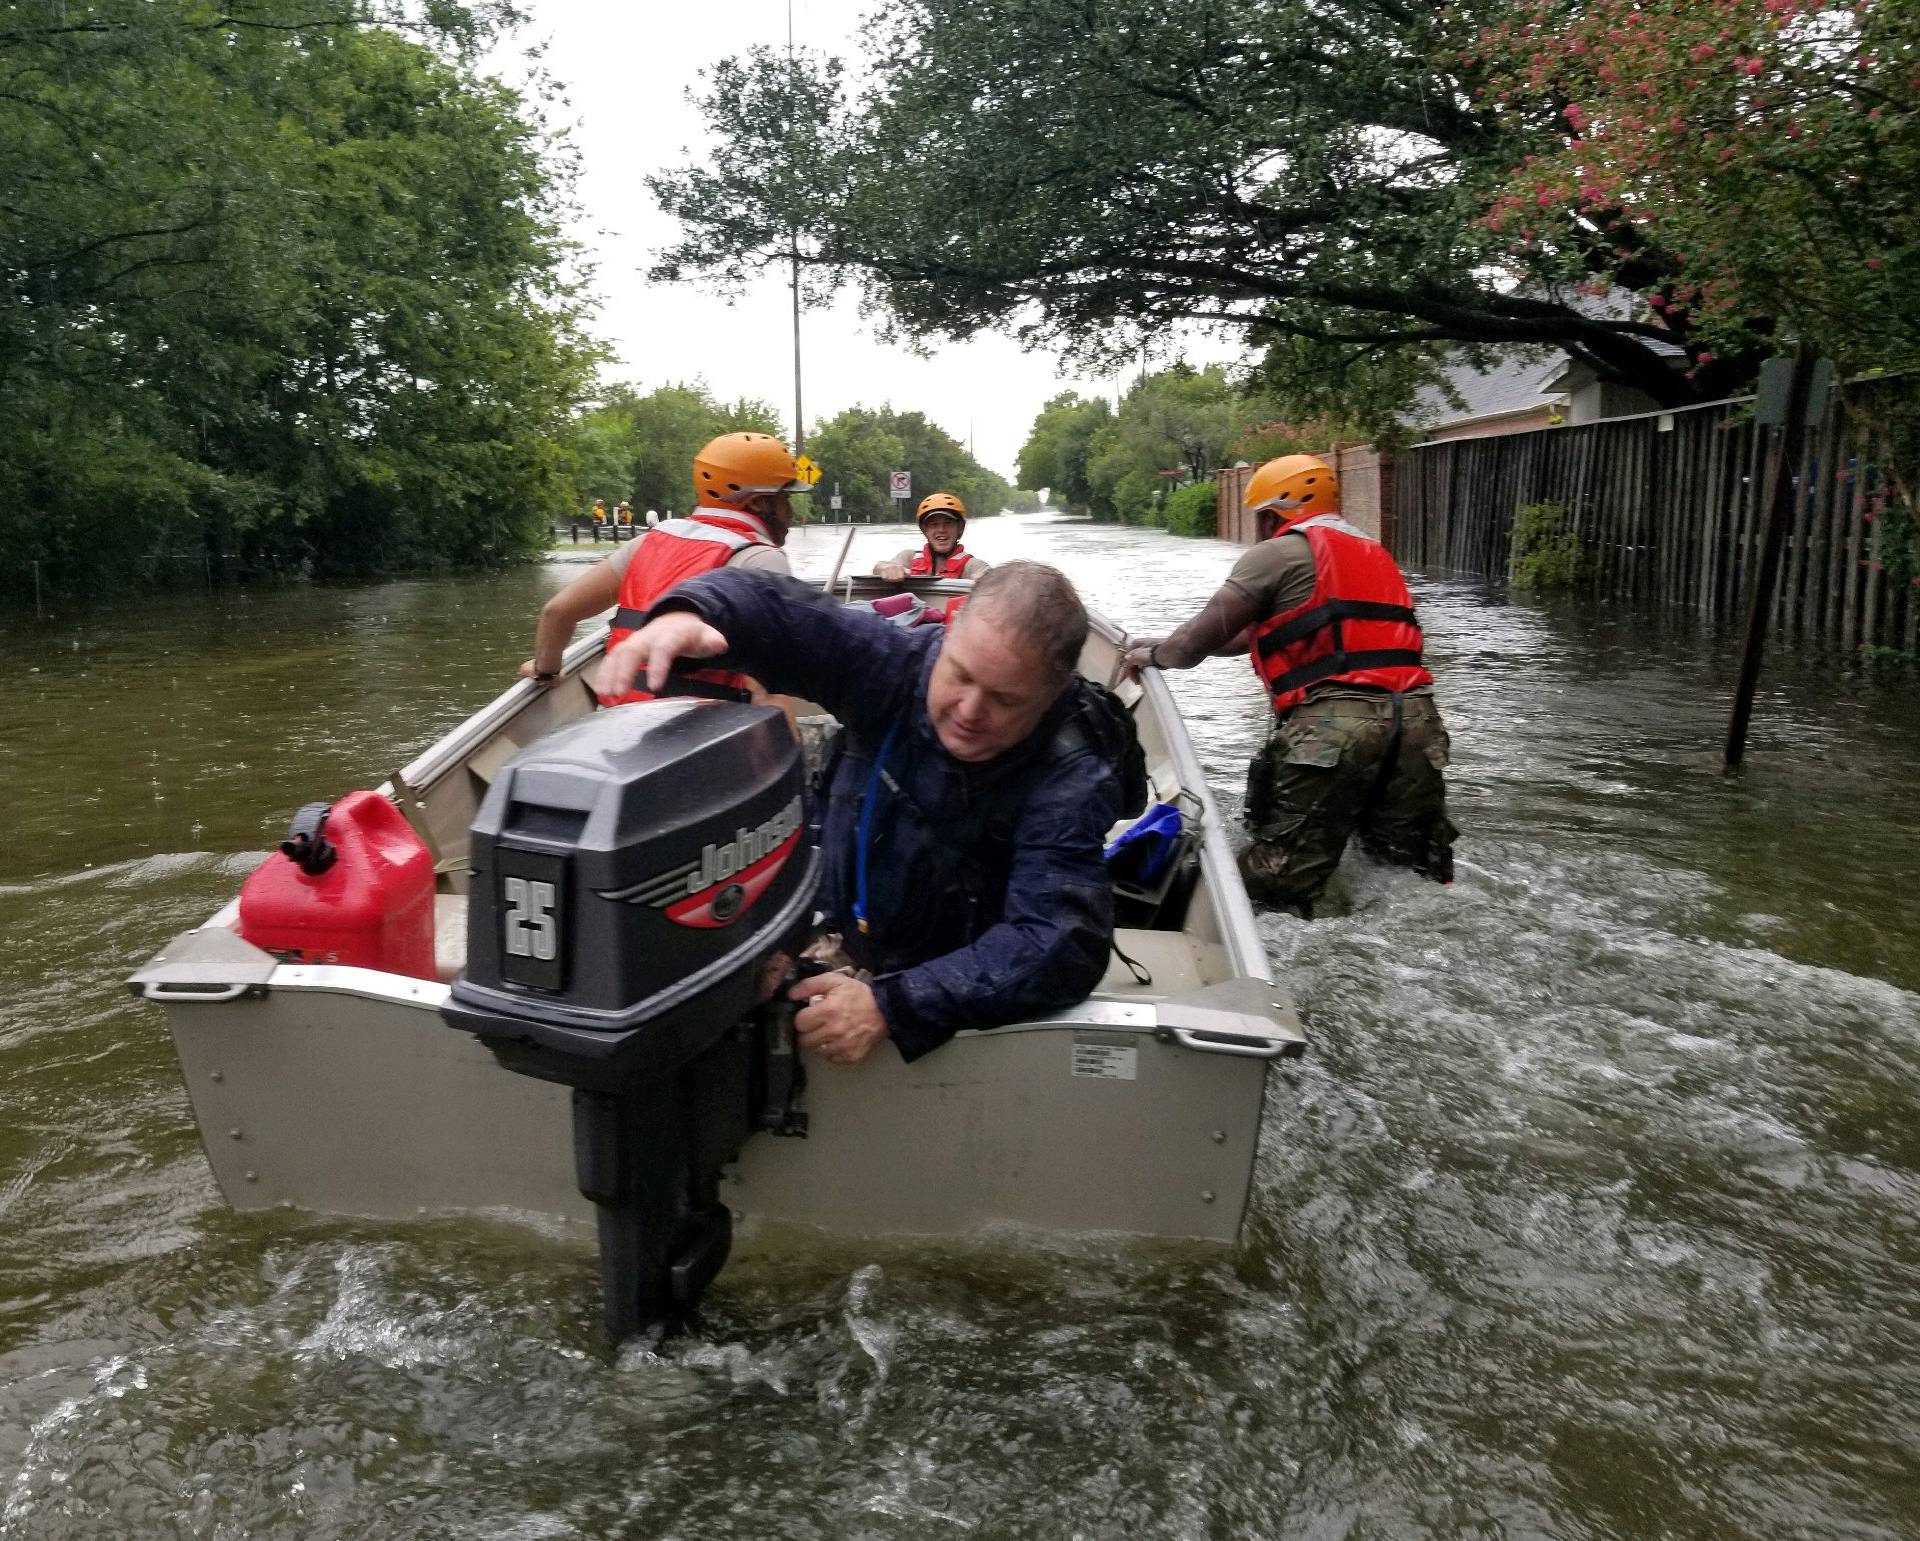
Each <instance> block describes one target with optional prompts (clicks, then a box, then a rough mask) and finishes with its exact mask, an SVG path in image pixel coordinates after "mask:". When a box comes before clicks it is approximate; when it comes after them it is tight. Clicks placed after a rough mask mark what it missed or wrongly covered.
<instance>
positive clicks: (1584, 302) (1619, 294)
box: [1409, 287, 1686, 429]
mask: <svg viewBox="0 0 1920 1541" xmlns="http://www.w3.org/2000/svg"><path fill="white" fill-rule="evenodd" d="M1546 293H1547V295H1548V296H1549V297H1550V298H1552V299H1555V300H1558V301H1560V302H1562V303H1563V304H1566V305H1568V306H1570V307H1571V308H1573V309H1574V310H1577V311H1579V312H1581V314H1583V315H1588V316H1592V317H1594V318H1595V319H1596V320H1605V321H1623V320H1625V319H1626V318H1628V317H1629V316H1632V315H1633V314H1634V313H1635V312H1636V310H1637V309H1638V308H1640V299H1639V296H1637V295H1635V294H1633V293H1632V292H1631V291H1629V290H1625V289H1614V290H1611V291H1609V292H1608V293H1606V294H1602V295H1590V294H1587V293H1585V292H1583V291H1581V290H1579V289H1571V290H1568V289H1562V288H1558V287H1555V288H1552V289H1549V290H1547V291H1546ZM1635 341H1637V342H1638V343H1640V345H1641V346H1642V347H1644V348H1646V349H1647V350H1648V351H1649V352H1651V353H1653V354H1655V355H1657V356H1659V357H1661V358H1665V359H1684V358H1685V357H1686V354H1685V352H1684V350H1683V349H1681V348H1680V347H1679V345H1678V344H1675V343H1670V342H1662V341H1660V340H1659V339H1658V338H1650V337H1640V338H1636V339H1635ZM1494 353H1495V358H1496V359H1497V362H1496V363H1495V364H1494V365H1493V366H1492V367H1491V368H1490V369H1486V370H1480V369H1476V368H1474V367H1473V365H1471V364H1468V363H1465V362H1459V363H1454V364H1450V365H1448V366H1447V367H1446V368H1445V369H1444V370H1443V371H1442V373H1443V374H1444V375H1445V377H1446V380H1447V383H1448V384H1449V385H1451V386H1452V387H1453V389H1454V391H1455V392H1457V393H1458V394H1459V396H1460V397H1461V399H1462V400H1463V401H1465V402H1466V407H1465V409H1464V410H1463V409H1461V408H1459V407H1456V406H1454V405H1453V403H1452V402H1450V401H1448V400H1447V399H1446V395H1445V393H1444V392H1443V391H1441V390H1440V389H1438V388H1436V387H1433V386H1426V387H1423V388H1422V389H1421V391H1420V393H1419V394H1418V395H1417V396H1415V397H1414V404H1413V410H1412V411H1411V413H1410V414H1409V417H1410V420H1411V421H1412V422H1413V423H1414V424H1416V425H1417V426H1419V427H1422V428H1426V429H1435V428H1448V427H1453V426H1454V425H1456V424H1459V423H1472V422H1478V421H1479V420H1480V419H1482V418H1488V417H1506V416H1508V415H1510V414H1512V413H1516V412H1529V411H1536V410H1538V409H1539V408H1541V407H1550V406H1558V405H1561V404H1563V403H1564V402H1565V401H1566V398H1567V392H1568V391H1569V390H1572V389H1577V388H1578V387H1579V385H1580V384H1583V383H1586V381H1585V380H1581V379H1579V378H1577V372H1575V371H1571V370H1570V369H1569V366H1570V365H1571V364H1572V363H1573V360H1572V359H1570V358H1569V357H1568V356H1567V355H1566V354H1565V353H1563V352H1561V351H1560V349H1558V348H1502V349H1496V350H1494ZM1570 374H1572V375H1576V378H1572V379H1570V378H1569V376H1570ZM1587 378H1588V379H1590V378H1591V377H1590V376H1588V377H1587Z"/></svg>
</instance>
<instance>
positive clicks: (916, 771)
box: [653, 569, 1125, 1060]
mask: <svg viewBox="0 0 1920 1541" xmlns="http://www.w3.org/2000/svg"><path fill="white" fill-rule="evenodd" d="M679 609H687V610H692V611H694V612H696V613H697V614H698V615H700V616H701V618H702V619H704V620H706V621H708V622H710V623H711V624H712V625H714V626H715V627H717V628H718V629H719V630H721V631H722V632H724V633H725V634H726V636H727V640H728V644H729V647H730V651H729V652H728V654H727V655H726V658H725V660H724V662H725V663H727V664H728V665H730V666H732V667H735V668H738V669H742V670H744V671H746V672H747V673H749V674H751V675H753V676H754V677H756V678H757V679H759V680H760V682H761V683H762V684H764V685H765V686H766V687H767V688H768V689H769V690H772V691H776V692H779V693H782V694H791V695H797V696H805V697H806V698H808V699H809V700H813V701H818V702H819V703H820V704H821V705H822V706H824V707H826V708H827V710H829V711H830V712H832V713H833V714H834V716H835V717H837V718H839V719H840V721H841V723H842V724H843V725H844V726H845V729H846V734H845V738H844V741H843V745H842V749H841V752H840V754H839V756H838V758H837V761H836V762H835V764H834V766H833V767H832V768H831V769H830V771H829V785H828V786H827V788H826V797H825V799H824V805H823V806H821V807H819V808H817V809H816V810H815V816H816V819H817V820H818V823H819V826H820V847H821V851H822V853H823V858H824V861H825V868H826V884H825V888H824V891H823V895H822V904H823V907H824V908H825V910H826V912H827V915H828V916H829V919H830V923H831V924H832V926H833V927H834V928H835V929H837V930H839V931H841V932H842V933H843V934H844V937H845V942H846V947H847V950H848V952H849V953H851V954H852V956H853V957H854V959H855V960H856V961H857V962H858V963H859V964H860V965H861V966H862V967H864V968H867V969H870V970H871V971H872V972H873V975H874V979H873V992H874V996H875V998H876V1000H877V1001H878V1002H879V1005H880V1010H881V1012H882V1013H883V1014H884V1015H885V1017H886V1019H887V1028H888V1032H889V1034H890V1035H891V1037H892V1038H893V1041H894V1043H895V1045H896V1046H897V1047H898V1048H899V1050H900V1053H901V1055H902V1056H903V1057H904V1058H906V1059H909V1060H912V1059H917V1058H919V1056H921V1055H922V1054H925V1053H927V1052H928V1051H929V1050H931V1049H935V1048H938V1047H939V1046H940V1045H941V1044H943V1043H945V1042H946V1041H947V1039H949V1038H950V1037H952V1036H953V1034H954V1033H955V1032H957V1031H959V1030H960V1029H962V1028H984V1027H997V1026H1000V1025H1002V1024H1005V1023H1008V1022H1017V1021H1024V1020H1027V1019H1030V1018H1032V1017H1035V1016H1043V1015H1045V1014H1047V1013H1048V1012H1052V1011H1057V1010H1059V1009H1060V1008H1062V1007H1064V1006H1069V1005H1072V1004H1073V1003H1074V1002H1076V1001H1079V1000H1083V999H1085V997H1086V996H1087V995H1088V994H1089V993H1090V992H1091V991H1092V989H1093V987H1094V985H1095V984H1096V983H1098V982H1099V979H1100V977H1101V975H1102V974H1103V973H1104V972H1105V971H1106V964H1107V951H1108V948H1109V947H1110V946H1111V945H1112V941H1113V895H1112V890H1111V888H1110V887H1109V884H1108V878H1107V871H1106V866H1105V863H1104V861H1103V860H1102V856H1101V848H1102V845H1103V843H1104V841H1105V840H1106V836H1107V831H1108V830H1109V829H1110V828H1111V827H1112V826H1113V824H1114V823H1115V822H1116V821H1117V820H1118V819H1119V818H1120V817H1121V815H1122V813H1123V812H1124V811H1125V810H1123V809H1122V807H1121V801H1122V798H1121V791H1120V783H1119V778H1118V775H1117V773H1116V770H1115V766H1114V763H1113V762H1114V757H1115V756H1116V755H1117V754H1118V744H1117V743H1116V742H1115V741H1114V739H1113V738H1112V736H1111V731H1112V730H1111V726H1110V724H1109V723H1108V722H1107V719H1106V717H1105V716H1104V714H1103V713H1101V712H1100V711H1098V710H1097V709H1095V707H1094V705H1093V699H1094V696H1095V692H1094V691H1093V690H1092V687H1090V686H1087V685H1085V684H1084V683H1083V682H1080V681H1076V682H1075V683H1074V685H1073V686H1072V687H1071V688H1070V689H1069V690H1068V691H1067V692H1066V694H1065V695H1063V696H1062V697H1061V699H1060V701H1059V702H1058V703H1056V705H1055V706H1054V707H1053V708H1052V709H1051V710H1050V711H1049V713H1048V715H1047V716H1046V717H1045V718H1043V719H1042V720H1041V723H1040V726H1039V728H1038V729H1037V730H1036V731H1035V733H1034V734H1033V736H1032V737H1031V738H1029V739H1028V740H1027V741H1026V742H1025V743H1023V744H1021V745H1019V746H1017V747H1016V748H1014V749H1012V750H1010V751H1008V753H1006V754H1004V755H1001V756H1000V757H999V758H997V759H995V760H991V761H987V762H985V763H983V764H978V765H969V764H966V763H964V762H963V761H960V760H956V759H954V758H953V756H952V755H950V754H948V753H947V752H946V750H945V749H943V748H942V747H941V745H940V741H939V739H938V738H937V737H936V735H935V733H934V729H933V721H932V719H931V718H930V717H929V716H928V715H927V705H926V701H927V680H928V676H929V675H930V674H931V673H932V672H933V665H934V661H935V659H936V658H937V657H938V656H939V652H940V646H941V643H942V642H943V641H944V640H945V638H946V635H947V629H946V628H945V627H944V626H921V627H916V628H914V629H912V630H901V629H899V628H897V627H894V626H890V625H888V624H887V622H886V621H884V620H883V619H881V618H880V617H879V616H877V615H875V614H873V613H872V612H871V611H869V610H865V609H859V608H852V607H847V606H841V605H837V604H835V603H833V601H832V600H830V599H827V598H826V597H825V596H823V595H821V594H819V593H817V592H815V591H814V590H812V589H809V588H807V587H805V586H804V585H802V584H800V583H798V582H796V581H794V580H792V579H778V578H770V577H766V576H763V575H758V574H754V573H749V572H741V571H737V570H728V569H722V570H719V571H716V572H711V573H704V574H702V575H700V576H699V577H697V578H693V579H690V580H689V581H687V582H686V583H684V584H682V585H681V586H680V587H679V588H677V589H675V590H674V591H673V592H672V593H671V594H670V595H668V596H667V597H666V598H664V599H662V600H661V601H660V603H659V604H658V605H657V606H655V608H654V611H653V613H654V614H656V615H658V614H664V613H666V612H668V611H671V610H679ZM896 725H897V727H896ZM890 728H894V729H896V731H895V732H894V736H893V745H892V748H891V749H890V751H889V752H888V754H887V757H886V764H885V767H884V771H885V774H884V775H883V777H882V779H881V782H880V787H879V791H878V792H877V794H876V798H875V804H874V815H873V826H872V834H871V838H870V841H869V845H868V854H867V891H868V916H869V921H870V925H871V932H870V934H868V935H866V936H861V935H860V934H859V932H858V930H857V928H856V927H855V925H854V921H853V905H854V896H855V874H854V866H855V852H856V846H857V831H858V827H859V819H860V805H861V802H862V799H863V797H864V796H865V794H866V792H867V789H868V787H869V785H870V784H871V783H872V779H873V778H872V770H873V759H874V756H875V754H876V753H878V752H879V750H880V748H881V745H882V743H883V741H884V740H885V739H886V737H887V733H888V730H889V729H890Z"/></svg>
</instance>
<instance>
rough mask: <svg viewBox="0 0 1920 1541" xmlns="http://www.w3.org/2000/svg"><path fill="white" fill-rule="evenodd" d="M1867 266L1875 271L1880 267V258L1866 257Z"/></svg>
mask: <svg viewBox="0 0 1920 1541" xmlns="http://www.w3.org/2000/svg"><path fill="white" fill-rule="evenodd" d="M1867 266H1868V267H1870V268H1873V269H1874V270H1875V271H1876V272H1877V271H1878V270H1879V267H1880V259H1879V258H1878V257H1869V258H1867Z"/></svg>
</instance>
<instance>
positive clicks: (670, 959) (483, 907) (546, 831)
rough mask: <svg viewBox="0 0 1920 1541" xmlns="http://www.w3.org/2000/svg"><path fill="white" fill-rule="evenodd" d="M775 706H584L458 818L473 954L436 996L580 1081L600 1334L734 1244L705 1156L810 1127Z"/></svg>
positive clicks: (705, 1275) (513, 1058) (631, 1323)
mask: <svg viewBox="0 0 1920 1541" xmlns="http://www.w3.org/2000/svg"><path fill="white" fill-rule="evenodd" d="M802 784H803V772H802V767H801V759H800V751H799V748H798V746H797V745H796V744H795V743H794V741H793V735H792V734H791V733H790V732H789V731H788V728H787V724H786V722H785V720H784V719H783V717H782V714H781V713H780V712H779V711H778V710H777V709H776V708H773V707H767V706H743V705H735V704H731V703H722V702H715V701H696V700H660V701H649V702H642V703H639V704H635V705H631V706H623V707H620V708H618V709H617V710H614V711H605V712H596V713H594V714H593V715H592V716H591V717H587V718H584V719H582V720H581V721H579V722H577V723H573V724H571V725H570V726H568V727H565V728H562V729H560V730H559V731H558V732H556V733H553V734H552V735H550V736H549V737H547V738H544V739H542V740H541V741H540V742H538V743H536V744H534V745H532V746H531V747H529V748H527V749H524V750H522V751H521V752H520V753H519V754H518V755H516V756H515V757H514V758H513V759H512V760H510V761H509V762H508V763H507V764H506V765H505V766H504V767H503V768H502V769H501V771H500V772H499V774H498V776H497V777H496V778H495V780H494V783H493V786H492V788H491V789H490V790H489V791H488V793H487V796H486V800H485V801H484V802H483V803H482V804H481V806H480V811H479V813H478V814H477V815H476V816H475V819H474V822H473V841H472V863H473V884H472V888H471V890H470V892H469V896H468V908H467V967H466V972H465V973H463V974H462V975H461V976H460V977H459V978H458V979H457V980H455V981H454V984H453V989H452V993H451V995H450V996H449V998H448V1000H447V1002H446V1004H445V1005H444V1006H443V1007H442V1008H441V1010H442V1013H443V1014H444V1015H445V1017H446V1018H447V1020H448V1021H449V1022H451V1023H453V1024H454V1025H455V1026H457V1027H461V1028H464V1029H466V1030H467V1031H469V1032H472V1033H475V1034H477V1035H478V1036H479V1038H480V1039H481V1040H482V1041H483V1042H484V1043H485V1044H486V1045H487V1046H488V1047H489V1048H491V1049H492V1050H493V1052H494V1055H495V1057H496V1058H497V1059H498V1060H499V1061H500V1063H501V1064H502V1065H504V1066H506V1067H507V1068H508V1069H509V1070H514V1071H518V1072H520V1073H521V1074H523V1075H530V1076H537V1077H539V1078H541V1079H542V1080H547V1081H558V1082H560V1083H562V1084H563V1085H567V1086H571V1087H573V1088H574V1093H573V1137H574V1164H575V1169H576V1174H577V1176H578V1178H579V1183H580V1191H581V1192H582V1193H583V1194H585V1195H586V1196H587V1197H588V1198H590V1199H592V1200H593V1202H594V1204H595V1205H596V1206H597V1207H598V1211H599V1229H600V1279H601V1287H602V1290H603V1293H604V1297H605V1304H606V1319H607V1328H608V1331H609V1332H610V1333H611V1335H612V1337H613V1339H614V1341H615V1342H618V1341H620V1340H621V1339H622V1338H625V1337H628V1336H630V1335H631V1334H633V1333H634V1332H636V1331H638V1330H640V1329H641V1328H643V1327H645V1326H648V1325H650V1324H652V1323H654V1322H657V1321H662V1320H666V1319H669V1318H672V1317H675V1316H679V1315H682V1314H684V1313H685V1312H687V1311H689V1310H690V1309H691V1308H692V1307H693V1306H694V1305H695V1304H696V1303H697V1302H698V1300H699V1298H700V1295H701V1293H702V1291H704V1290H705V1288H706V1286H707V1284H708V1283H709V1282H710V1281H711V1280H712V1278H713V1276H714V1274H716V1273H717V1272H718V1271H719V1269H720V1266H721V1264H722V1263H724V1262H725V1261H726V1256H727V1250H728V1247H729V1245H730V1243H731V1238H732V1219H731V1215H730V1212H729V1211H728V1209H727V1207H726V1206H725V1205H724V1204H722V1203H721V1202H720V1198H719V1179H720V1169H721V1167H722V1166H723V1165H724V1164H725V1163H726V1162H728V1161H731V1160H732V1159H733V1158H734V1157H735V1156H736V1155H737V1154H738V1152H739V1149H740V1146H741V1145H742V1144H743V1143H744V1142H745V1140H746V1139H747V1136H748V1135H749V1134H751V1133H752V1132H753V1131H754V1130H755V1129H758V1128H766V1129H770V1130H772V1131H774V1132H776V1133H797V1132H803V1130H804V1117H803V1115H800V1114H799V1113H798V1112H797V1111H796V1110H795V1108H794V1106H793V1097H794V1093H795V1091H796V1090H797V1085H796V1082H797V1067H798V1063H799V1062H798V1058H797V1056H796V1055H795V1053H794V1048H793V1037H792V1034H793V1007H792V1006H791V1004H790V1003H788V1002H787V1001H786V999H785V995H786V991H785V988H784V986H785V985H786V984H787V983H790V982H791V979H792V964H791V962H790V960H791V959H792V958H793V957H795V956H797V954H798V952H799V950H800V948H801V947H802V946H804V945H805V941H806V934H807V928H808V926H809V924H810V923H811V921H812V918H813V909H814V898H815V894H816V891H817V890H818V888H819V883H820V856H819V852H818V851H817V850H816V849H815V848H814V845H813V843H812V837H811V834H810V833H809V831H808V829H807V825H806V818H805V814H804V809H803V808H802V801H801V788H802Z"/></svg>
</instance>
